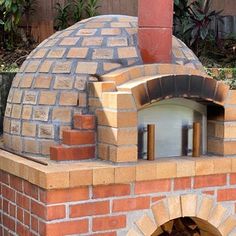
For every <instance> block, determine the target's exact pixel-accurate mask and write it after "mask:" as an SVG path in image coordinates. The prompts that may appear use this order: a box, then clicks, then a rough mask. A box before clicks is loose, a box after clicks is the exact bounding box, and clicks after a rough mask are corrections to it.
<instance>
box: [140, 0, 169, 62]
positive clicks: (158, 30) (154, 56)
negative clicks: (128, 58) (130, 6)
mask: <svg viewBox="0 0 236 236" xmlns="http://www.w3.org/2000/svg"><path fill="white" fill-rule="evenodd" d="M138 26H139V27H138V45H139V48H140V51H141V56H142V59H143V61H144V63H154V62H164V63H168V62H171V50H172V27H173V0H148V1H147V0H139V8H138Z"/></svg>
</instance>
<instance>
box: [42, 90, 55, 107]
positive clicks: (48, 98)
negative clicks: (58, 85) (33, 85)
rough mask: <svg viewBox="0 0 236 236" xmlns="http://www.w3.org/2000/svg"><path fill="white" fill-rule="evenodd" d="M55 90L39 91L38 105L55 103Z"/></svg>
mask: <svg viewBox="0 0 236 236" xmlns="http://www.w3.org/2000/svg"><path fill="white" fill-rule="evenodd" d="M56 97H57V92H51V91H41V92H40V96H39V104H40V105H54V104H55V103H56Z"/></svg>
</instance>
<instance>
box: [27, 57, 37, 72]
mask: <svg viewBox="0 0 236 236" xmlns="http://www.w3.org/2000/svg"><path fill="white" fill-rule="evenodd" d="M40 62H41V61H39V60H31V61H30V62H29V63H28V65H27V67H26V68H25V72H31V73H34V72H36V71H37V69H38V67H39V64H40Z"/></svg>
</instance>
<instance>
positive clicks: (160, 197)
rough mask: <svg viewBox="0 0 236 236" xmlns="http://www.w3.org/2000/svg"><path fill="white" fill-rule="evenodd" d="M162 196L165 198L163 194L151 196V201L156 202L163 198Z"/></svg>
mask: <svg viewBox="0 0 236 236" xmlns="http://www.w3.org/2000/svg"><path fill="white" fill-rule="evenodd" d="M164 198H165V196H158V197H153V198H152V203H154V202H158V201H160V200H162V199H164Z"/></svg>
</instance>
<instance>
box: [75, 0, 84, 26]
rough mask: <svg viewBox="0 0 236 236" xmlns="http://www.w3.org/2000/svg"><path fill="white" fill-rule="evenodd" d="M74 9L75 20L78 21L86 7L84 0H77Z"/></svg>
mask: <svg viewBox="0 0 236 236" xmlns="http://www.w3.org/2000/svg"><path fill="white" fill-rule="evenodd" d="M73 9H74V14H73V19H74V21H75V22H78V21H80V20H82V18H83V12H84V9H85V3H84V0H75V1H74V8H73Z"/></svg>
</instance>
